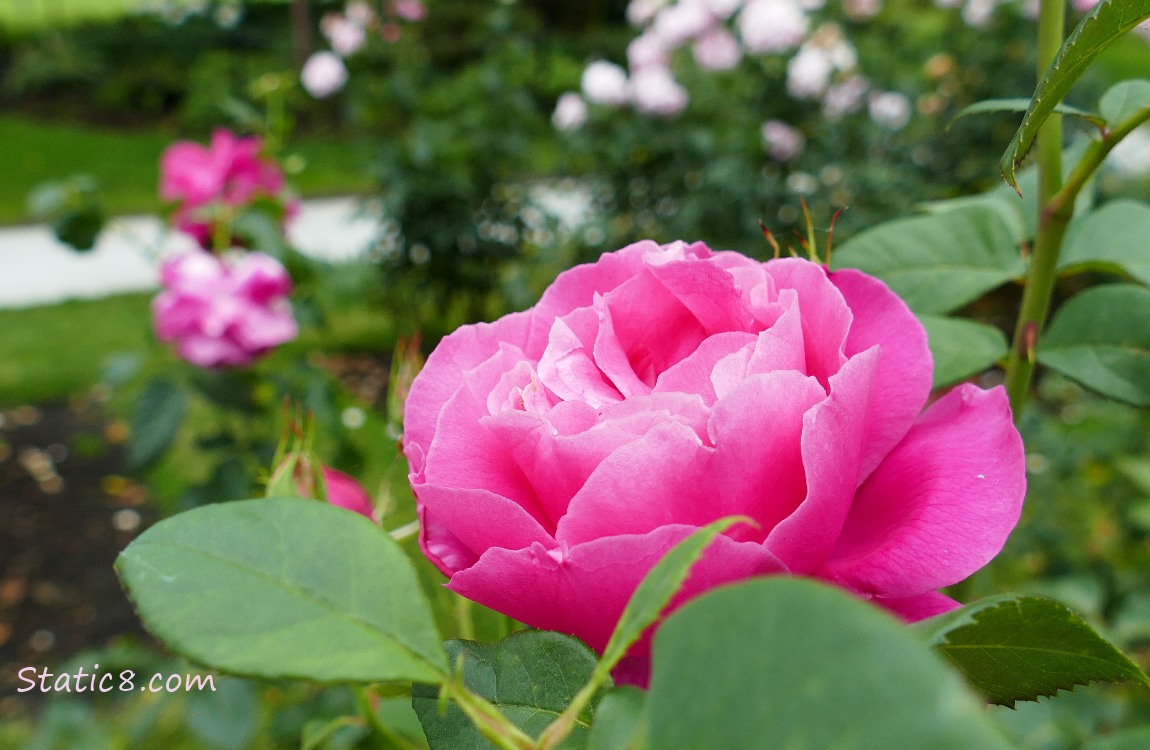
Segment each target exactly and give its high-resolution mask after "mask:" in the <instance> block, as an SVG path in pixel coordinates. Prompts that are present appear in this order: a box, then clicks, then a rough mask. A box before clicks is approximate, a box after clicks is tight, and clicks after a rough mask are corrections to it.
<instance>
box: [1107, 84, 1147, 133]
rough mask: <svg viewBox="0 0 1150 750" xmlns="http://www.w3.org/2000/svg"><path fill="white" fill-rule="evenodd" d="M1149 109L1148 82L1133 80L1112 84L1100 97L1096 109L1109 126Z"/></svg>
mask: <svg viewBox="0 0 1150 750" xmlns="http://www.w3.org/2000/svg"><path fill="white" fill-rule="evenodd" d="M1147 107H1150V81H1147V80H1143V79H1137V78H1136V79H1134V80H1130V81H1121V82H1119V83H1116V84H1114V85H1113V86H1111V87H1110V88H1108V89H1107V90H1106V93H1105V94H1103V95H1102V99H1101V100H1099V102H1098V108H1099V109H1100V110H1101V111H1102V116H1103V117H1105V118H1106V121H1107V122H1109V123H1110V124H1111V125H1115V124H1117V123H1120V122H1124V121H1125V120H1127V119H1129V118H1131V117H1133V116H1135V115H1137V114H1138V113H1139V112H1141V111H1142V110H1144V109H1146V108H1147Z"/></svg>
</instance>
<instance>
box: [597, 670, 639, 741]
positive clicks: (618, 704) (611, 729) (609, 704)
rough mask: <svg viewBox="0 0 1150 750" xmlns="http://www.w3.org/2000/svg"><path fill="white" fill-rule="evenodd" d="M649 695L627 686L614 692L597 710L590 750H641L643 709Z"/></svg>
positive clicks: (604, 698)
mask: <svg viewBox="0 0 1150 750" xmlns="http://www.w3.org/2000/svg"><path fill="white" fill-rule="evenodd" d="M646 701H647V694H646V693H645V692H643V691H642V690H640V689H638V688H635V687H631V686H630V685H625V686H623V687H618V688H615V689H614V690H611V691H610V692H608V693H607V694H606V695H604V696H603V699H602V700H601V701H600V702H599V708H597V709H596V710H595V723H594V724H592V725H591V737H590V738H589V739H588V741H587V750H633V749H634V748H637V747H639V742H640V741H641V739H642V735H643V734H644V733H645V732H646V729H645V728H644V726H643V709H644V706H645V705H646Z"/></svg>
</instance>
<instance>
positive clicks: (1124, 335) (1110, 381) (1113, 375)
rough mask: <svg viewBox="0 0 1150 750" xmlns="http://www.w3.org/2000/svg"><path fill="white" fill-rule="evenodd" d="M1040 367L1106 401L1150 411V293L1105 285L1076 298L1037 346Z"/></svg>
mask: <svg viewBox="0 0 1150 750" xmlns="http://www.w3.org/2000/svg"><path fill="white" fill-rule="evenodd" d="M1038 361H1039V362H1040V363H1042V364H1043V365H1046V366H1047V367H1049V368H1051V369H1053V370H1057V371H1058V372H1060V373H1062V374H1063V375H1065V376H1067V377H1068V378H1071V379H1073V380H1075V381H1077V382H1078V383H1080V384H1081V385H1083V386H1085V387H1086V388H1089V389H1091V390H1093V391H1096V392H1098V393H1101V394H1102V395H1103V396H1109V397H1110V398H1113V399H1117V400H1119V401H1125V402H1126V403H1130V404H1133V405H1135V406H1150V289H1147V288H1145V287H1141V286H1135V285H1133V284H1106V285H1103V286H1097V287H1094V288H1092V289H1088V290H1086V291H1084V292H1081V293H1080V294H1076V295H1075V296H1074V297H1072V298H1071V299H1070V301H1069V302H1067V303H1066V304H1065V305H1063V306H1062V308H1061V309H1059V311H1058V312H1057V313H1056V314H1055V316H1054V319H1053V320H1052V321H1050V327H1049V328H1048V329H1047V331H1046V334H1045V335H1044V336H1043V337H1042V338H1041V339H1040V340H1039V343H1038Z"/></svg>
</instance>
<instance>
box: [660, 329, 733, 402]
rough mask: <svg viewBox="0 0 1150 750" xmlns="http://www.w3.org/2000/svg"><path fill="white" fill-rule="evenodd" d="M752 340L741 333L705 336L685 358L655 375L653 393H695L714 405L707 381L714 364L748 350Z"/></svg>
mask: <svg viewBox="0 0 1150 750" xmlns="http://www.w3.org/2000/svg"><path fill="white" fill-rule="evenodd" d="M755 341H756V338H755V335H754V334H753V333H746V332H743V331H731V332H728V333H716V334H715V335H714V336H710V337H708V338H707V339H706V340H705V341H703V343H701V344H699V346H698V348H696V349H695V351H693V352H691V354H690V355H689V356H687V357H684V358H683V359H681V360H679V361H678V362H676V363H675V364H674V365H672V366H671V367H669V368H667V369H666V370H664V371H663V372H661V373H660V374H659V379H658V380H657V381H655V388H654V392H655V393H676V392H678V393H692V394H698V395H699V396H701V397H702V399H703V402H704V403H706V404H708V405H710V404H713V403H715V400H716V399H717V398H718V396H717V395H716V394H715V386H714V383H713V381H712V379H711V378H712V373H713V372H714V370H715V365H716V364H717V363H718V362H719V360H721V359H723V358H724V357H726V356H728V355H730V354H734V353H735V352H737V351H739V350H740V349H743V348H749V347H750V346H751V345H752V344H754V343H755ZM749 357H750V355H749V353H748V358H749Z"/></svg>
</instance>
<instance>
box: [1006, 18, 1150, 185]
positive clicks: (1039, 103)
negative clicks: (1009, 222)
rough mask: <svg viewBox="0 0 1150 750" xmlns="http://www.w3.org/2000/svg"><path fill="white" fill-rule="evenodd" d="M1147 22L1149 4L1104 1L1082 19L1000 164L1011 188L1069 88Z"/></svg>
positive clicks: (1047, 72) (1064, 45) (1037, 93)
mask: <svg viewBox="0 0 1150 750" xmlns="http://www.w3.org/2000/svg"><path fill="white" fill-rule="evenodd" d="M1146 18H1150V0H1102V2H1100V3H1098V4H1097V5H1095V6H1094V7H1093V8H1092V9H1091V10H1090V12H1089V13H1087V14H1086V16H1085V17H1083V19H1082V20H1081V21H1080V22H1079V24H1078V26H1077V27H1075V29H1074V31H1073V32H1071V34H1070V36H1069V37H1067V39H1066V42H1065V43H1064V44H1063V45H1062V48H1061V49H1060V50H1059V51H1058V54H1057V55H1056V56H1055V58H1054V60H1053V61H1052V62H1051V63H1050V67H1049V68H1048V69H1047V71H1046V73H1045V75H1043V77H1042V80H1041V81H1039V83H1038V88H1036V89H1035V91H1034V96H1033V97H1032V98H1031V104H1030V107H1029V108H1028V109H1027V110H1026V114H1025V115H1023V118H1022V124H1021V125H1019V127H1018V130H1017V131H1016V132H1015V134H1014V137H1013V138H1012V139H1011V141H1010V145H1009V146H1008V147H1007V149H1006V153H1005V154H1003V156H1002V160H1001V161H1000V162H999V167H1000V168H1001V169H1002V176H1003V177H1004V178H1006V181H1007V182H1008V183H1009V184H1010V185H1011V186H1013V187H1015V188H1017V180H1016V178H1015V172H1016V171H1017V170H1018V168H1019V167H1021V166H1022V160H1023V159H1024V158H1025V157H1026V153H1027V152H1028V151H1029V150H1030V146H1031V145H1032V144H1033V143H1034V139H1035V138H1036V137H1037V136H1038V130H1039V129H1040V128H1041V127H1042V123H1044V122H1045V121H1046V118H1047V117H1049V116H1050V114H1051V113H1052V112H1054V109H1055V107H1056V106H1057V105H1058V104H1059V103H1060V102H1061V101H1062V99H1063V98H1064V97H1065V96H1066V94H1067V92H1069V91H1070V88H1071V87H1072V86H1073V85H1074V84H1075V82H1077V81H1078V79H1079V78H1081V77H1082V74H1083V73H1085V72H1086V69H1087V68H1089V67H1090V64H1091V63H1092V62H1094V60H1095V58H1097V57H1098V55H1099V54H1101V53H1102V51H1103V50H1104V49H1106V48H1107V47H1108V46H1110V45H1111V44H1113V43H1114V41H1115V40H1117V39H1118V38H1119V37H1121V36H1122V35H1123V34H1125V33H1126V32H1127V31H1130V30H1131V29H1133V28H1134V27H1135V26H1137V25H1138V24H1139V23H1141V22H1142V21H1143V20H1145V19H1146Z"/></svg>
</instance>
